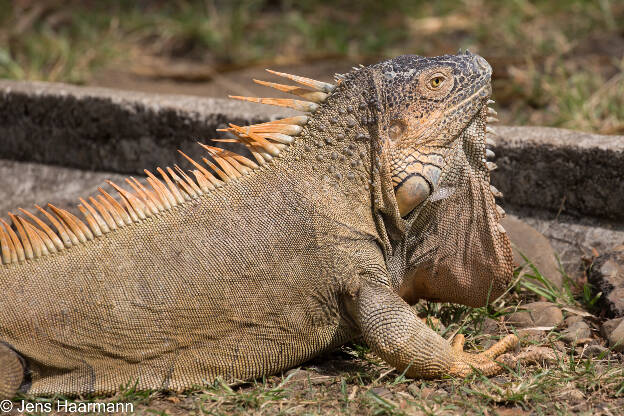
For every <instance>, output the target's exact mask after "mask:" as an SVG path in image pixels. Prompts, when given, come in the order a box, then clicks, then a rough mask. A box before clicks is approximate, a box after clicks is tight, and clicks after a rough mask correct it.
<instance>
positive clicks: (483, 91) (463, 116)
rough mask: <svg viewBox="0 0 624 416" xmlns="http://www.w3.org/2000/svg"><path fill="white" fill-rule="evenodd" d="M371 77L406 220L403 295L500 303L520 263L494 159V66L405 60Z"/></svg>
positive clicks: (392, 180)
mask: <svg viewBox="0 0 624 416" xmlns="http://www.w3.org/2000/svg"><path fill="white" fill-rule="evenodd" d="M371 70H372V71H373V75H372V76H373V79H375V84H376V90H377V91H378V94H380V95H383V97H380V100H381V102H382V103H383V104H382V105H383V106H384V109H383V111H382V112H381V113H380V114H382V115H383V116H382V117H381V119H380V120H379V126H378V129H379V136H380V141H381V153H382V158H381V159H382V161H383V162H382V163H383V164H384V165H385V166H383V167H384V169H382V170H383V171H385V176H386V181H385V182H387V183H389V184H391V192H392V194H393V195H394V198H395V201H396V209H395V212H396V211H398V215H397V214H395V216H396V217H398V216H400V217H401V220H399V219H398V218H395V220H396V221H404V223H403V226H401V227H399V228H401V229H402V231H401V233H400V234H402V237H401V244H400V246H401V247H402V250H401V251H402V254H401V256H400V257H401V263H402V264H403V267H402V269H403V270H404V272H403V276H402V278H400V279H399V286H400V290H401V294H402V295H403V296H404V297H405V298H406V299H407V300H409V301H415V300H416V299H417V298H428V299H438V300H443V301H449V302H458V303H463V304H468V305H473V306H476V305H483V304H484V303H486V302H487V301H488V299H490V300H493V299H495V298H496V297H497V296H498V295H500V294H501V293H502V291H504V289H505V288H506V287H507V285H508V283H509V279H510V278H511V276H512V272H513V265H512V257H511V250H510V245H509V241H508V239H507V236H506V234H505V231H504V229H503V228H502V226H501V225H500V224H499V223H498V221H499V220H500V218H501V216H502V210H501V209H500V208H499V207H497V205H496V203H495V200H494V195H493V193H496V192H497V191H495V190H494V189H493V188H491V186H490V174H489V170H490V169H491V168H493V164H492V163H490V162H487V160H486V154H488V153H490V151H489V150H487V149H486V124H487V120H488V111H490V112H491V111H493V110H490V109H489V108H488V101H489V98H490V94H491V84H490V77H491V73H492V69H491V67H490V65H489V64H488V63H487V62H486V60H485V59H483V58H482V57H481V56H478V55H474V54H470V53H468V52H466V53H465V54H462V53H459V54H457V55H447V56H441V57H435V58H424V57H419V56H401V57H398V58H395V59H392V60H390V61H386V62H382V63H380V64H377V65H375V66H373V67H371ZM388 189H390V187H388ZM391 216H392V215H391Z"/></svg>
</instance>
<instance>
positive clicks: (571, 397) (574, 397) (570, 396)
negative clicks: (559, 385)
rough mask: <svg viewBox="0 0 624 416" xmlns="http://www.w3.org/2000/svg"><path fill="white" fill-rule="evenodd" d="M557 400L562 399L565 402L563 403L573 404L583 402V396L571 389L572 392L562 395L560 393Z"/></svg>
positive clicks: (565, 392) (576, 390)
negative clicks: (569, 402)
mask: <svg viewBox="0 0 624 416" xmlns="http://www.w3.org/2000/svg"><path fill="white" fill-rule="evenodd" d="M559 398H560V399H562V400H565V401H571V402H573V403H576V402H580V401H582V400H585V396H584V395H583V393H582V392H581V391H580V390H578V389H572V390H567V391H564V392H563V393H561V395H560V396H559Z"/></svg>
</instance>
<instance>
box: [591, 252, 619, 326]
mask: <svg viewBox="0 0 624 416" xmlns="http://www.w3.org/2000/svg"><path fill="white" fill-rule="evenodd" d="M588 281H589V283H591V284H592V285H594V287H595V288H596V292H602V296H601V297H600V298H599V299H598V305H599V306H600V307H601V308H602V309H604V310H606V311H607V315H608V316H609V317H612V318H619V317H623V316H624V251H622V250H618V249H617V247H616V248H614V249H613V250H612V251H611V252H607V253H605V254H603V255H601V256H599V257H598V258H597V259H596V260H595V261H594V263H593V265H592V268H591V272H590V273H589V275H588Z"/></svg>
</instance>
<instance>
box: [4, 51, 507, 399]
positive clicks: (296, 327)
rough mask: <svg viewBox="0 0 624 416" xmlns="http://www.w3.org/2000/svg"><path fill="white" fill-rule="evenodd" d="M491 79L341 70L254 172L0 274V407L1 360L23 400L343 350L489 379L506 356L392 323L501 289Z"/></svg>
mask: <svg viewBox="0 0 624 416" xmlns="http://www.w3.org/2000/svg"><path fill="white" fill-rule="evenodd" d="M490 75H491V68H490V67H489V65H488V64H487V63H486V62H485V60H483V58H481V57H479V56H477V55H472V54H458V55H454V56H443V57H438V58H422V57H417V56H404V57H398V58H395V59H393V60H390V61H386V62H382V63H380V64H377V65H373V66H371V67H367V68H363V69H360V70H357V71H354V72H352V73H350V74H348V75H346V76H345V77H344V78H343V79H342V80H341V81H340V82H339V83H338V85H337V87H336V88H335V89H332V88H326V89H325V92H322V93H314V94H315V95H314V96H309V97H312V98H311V99H314V100H317V101H321V102H320V104H318V108H316V106H312V107H311V108H312V109H314V110H315V111H314V112H313V113H312V114H311V115H310V118H309V121H308V122H307V124H305V126H303V129H302V131H301V132H300V133H299V135H298V136H297V137H295V139H294V141H293V142H292V144H290V145H288V146H282V147H283V149H282V150H281V153H280V155H279V156H278V157H274V158H273V159H272V160H271V161H270V162H269V163H266V164H265V165H263V166H261V167H260V168H257V169H253V170H252V171H251V172H250V173H246V174H243V175H238V176H240V177H236V178H234V179H232V180H229V181H228V182H227V183H226V184H225V185H224V186H222V187H219V188H217V189H216V190H213V191H210V192H205V193H203V195H201V196H198V197H196V198H189V200H187V201H185V202H182V203H179V204H178V205H177V206H174V207H172V208H171V209H166V210H163V211H161V212H159V213H157V214H155V215H152V216H149V217H148V218H147V219H138V220H136V221H134V222H133V223H132V224H130V225H127V226H125V227H123V228H119V229H117V230H114V231H111V232H110V233H108V234H104V235H102V236H98V237H94V238H87V240H88V241H86V242H81V243H76V244H74V245H73V246H72V247H69V248H67V249H64V250H61V251H58V252H56V253H53V254H48V255H43V256H40V257H39V258H34V259H32V260H25V261H15V262H11V263H10V264H5V265H2V266H0V287H2V289H3V293H4V295H3V296H2V297H1V298H0V341H1V342H3V343H4V344H6V345H9V346H10V347H11V349H8V348H0V363H4V362H6V363H10V365H8V366H0V396H4V397H10V396H12V395H13V393H14V392H15V390H16V384H19V381H20V380H21V379H22V372H23V369H22V366H21V364H20V365H19V366H17V365H16V364H15V363H18V362H19V360H18V354H19V356H21V357H22V358H23V359H24V362H25V363H26V368H27V371H28V377H27V380H29V381H28V382H27V383H26V384H23V385H22V390H24V391H28V392H30V393H32V394H36V395H51V394H58V393H60V394H66V395H78V394H84V393H99V394H105V393H113V392H115V391H117V390H118V389H119V388H120V386H122V385H126V384H128V383H130V384H134V383H135V382H136V383H137V387H138V389H172V390H183V389H187V388H190V387H192V386H193V385H200V384H204V383H206V382H209V381H211V380H213V379H214V378H215V377H217V376H221V377H225V378H228V379H248V378H253V377H259V376H262V375H267V374H273V373H276V372H279V371H282V370H286V369H288V368H289V367H292V366H295V365H298V364H300V363H302V362H304V361H306V360H308V359H310V358H311V357H314V356H315V355H317V354H319V353H321V352H323V351H327V350H330V349H332V348H335V347H336V346H338V345H340V344H342V343H344V342H346V341H347V340H349V339H352V338H354V337H356V336H358V335H363V336H364V338H365V339H366V341H367V342H368V344H369V345H370V347H371V348H372V349H373V350H374V351H375V352H376V353H377V354H379V355H380V356H381V357H382V358H383V359H385V360H386V361H387V362H388V363H390V364H392V365H393V366H396V367H397V368H398V369H399V370H403V369H406V368H407V374H408V375H409V376H412V377H429V378H432V377H434V378H435V377H441V376H444V375H457V376H464V375H466V374H467V373H469V372H470V371H472V369H473V368H476V369H478V370H481V371H483V372H484V373H485V374H495V373H496V372H499V371H501V368H500V367H499V366H498V365H497V364H496V363H494V362H493V361H492V359H493V358H495V357H496V356H497V355H498V354H500V353H502V352H504V351H506V350H507V349H509V348H511V347H513V346H514V345H515V344H516V343H517V339H516V338H515V337H513V336H510V337H508V338H505V339H504V340H502V341H501V342H500V343H499V344H497V345H495V346H494V347H492V348H491V349H490V350H488V351H486V352H484V353H481V354H477V355H471V354H468V353H464V352H463V351H462V349H463V341H462V339H461V338H456V340H455V341H454V344H453V345H452V346H451V344H449V342H448V341H446V340H444V339H443V338H441V337H440V336H439V335H438V334H436V333H435V332H434V331H433V330H431V329H430V328H428V327H427V326H426V325H425V324H423V323H422V321H421V320H420V319H419V318H418V317H417V316H416V315H415V314H414V312H413V311H412V309H411V308H410V307H409V305H408V302H410V303H412V302H414V301H416V300H417V299H419V298H427V299H434V300H441V301H449V302H458V303H463V304H467V305H472V306H478V305H483V304H485V303H486V302H487V301H488V299H494V298H496V297H497V296H498V295H499V294H501V293H502V291H503V290H504V289H505V287H506V285H507V284H508V282H509V279H510V277H511V274H512V259H511V251H510V247H509V242H508V240H507V238H506V236H505V234H504V230H502V229H501V228H500V227H499V226H498V220H499V218H500V215H499V214H498V213H497V211H496V207H495V202H494V197H493V195H492V193H491V191H490V186H489V172H488V169H487V166H486V164H485V160H484V155H485V118H486V113H487V106H486V102H487V100H488V98H489V95H490ZM435 78H438V79H437V80H434V79H435ZM323 88H325V87H324V86H323V85H321V87H320V90H323ZM296 105H302V104H298V103H296ZM68 221H69V223H71V220H68ZM76 230H77V229H76ZM76 233H77V234H79V232H78V231H76ZM7 235H8V234H7ZM7 253H8V252H7ZM9 254H10V253H9ZM9 254H6V256H8V255H9ZM35 257H36V256H35Z"/></svg>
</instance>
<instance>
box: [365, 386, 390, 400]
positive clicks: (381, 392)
mask: <svg viewBox="0 0 624 416" xmlns="http://www.w3.org/2000/svg"><path fill="white" fill-rule="evenodd" d="M370 391H371V393H374V394H376V395H377V396H379V397H381V398H384V399H389V398H392V392H391V391H390V390H389V389H387V388H385V387H373V388H372V389H371V390H370Z"/></svg>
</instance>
